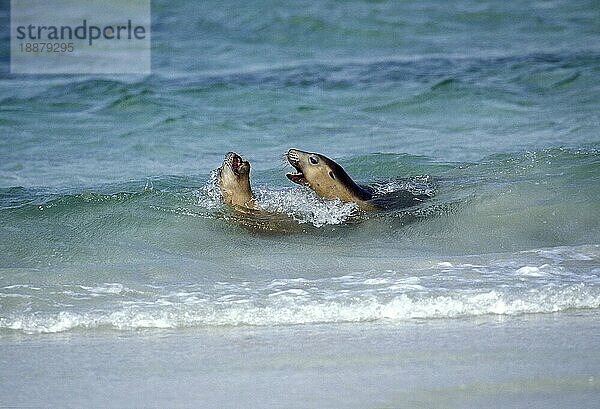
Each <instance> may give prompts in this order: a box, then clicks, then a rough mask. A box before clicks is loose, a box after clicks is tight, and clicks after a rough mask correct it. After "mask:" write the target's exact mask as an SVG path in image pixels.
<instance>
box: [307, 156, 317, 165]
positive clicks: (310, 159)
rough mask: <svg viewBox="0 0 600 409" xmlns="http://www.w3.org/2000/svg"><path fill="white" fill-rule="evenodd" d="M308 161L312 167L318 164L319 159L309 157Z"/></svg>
mask: <svg viewBox="0 0 600 409" xmlns="http://www.w3.org/2000/svg"><path fill="white" fill-rule="evenodd" d="M308 160H309V161H310V163H312V164H313V165H316V164H317V163H319V158H317V157H316V156H309V157H308Z"/></svg>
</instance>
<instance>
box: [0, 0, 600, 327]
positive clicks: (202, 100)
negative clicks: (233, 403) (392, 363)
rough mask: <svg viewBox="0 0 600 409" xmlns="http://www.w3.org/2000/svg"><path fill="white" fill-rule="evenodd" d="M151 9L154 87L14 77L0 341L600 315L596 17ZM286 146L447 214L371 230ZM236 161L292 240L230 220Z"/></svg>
mask: <svg viewBox="0 0 600 409" xmlns="http://www.w3.org/2000/svg"><path fill="white" fill-rule="evenodd" d="M152 12H153V29H152V47H153V48H152V61H153V73H152V75H149V76H139V77H136V76H102V77H96V76H31V75H27V76H17V75H9V74H2V76H1V77H0V84H1V86H0V218H1V220H2V223H1V225H0V334H7V333H10V334H14V333H18V334H37V333H46V332H69V331H83V332H85V331H90V330H97V329H108V330H116V331H131V330H132V329H139V328H147V327H149V328H163V327H168V328H184V327H185V328H187V327H193V328H205V327H215V326H217V327H230V326H256V325H258V326H266V327H277V326H285V325H291V324H306V323H308V324H312V323H320V324H323V323H324V324H331V325H335V324H337V323H340V322H353V323H361V322H389V321H392V322H396V321H399V322H402V321H406V320H411V319H414V318H425V319H428V318H441V319H452V318H456V317H473V316H480V315H490V314H491V315H501V316H504V315H506V316H514V315H521V314H536V313H551V312H561V311H567V310H569V311H570V310H597V309H599V308H600V279H599V275H600V151H599V150H598V149H599V147H600V134H599V132H598V129H599V125H600V114H599V112H600V110H599V109H598V107H599V106H600V85H599V84H600V41H598V40H599V39H600V35H599V34H600V26H599V25H598V23H597V22H598V21H600V6H599V5H598V2H595V1H589V2H585V1H583V2H569V1H562V2H561V1H553V2H544V1H540V2H534V3H531V4H526V5H524V4H504V3H500V2H470V1H460V2H453V3H452V4H444V5H443V6H442V5H441V4H439V3H437V2H427V1H426V2H414V3H413V2H406V3H405V2H387V1H373V2H358V1H353V2H343V3H341V2H317V3H313V2H274V3H271V2H253V3H252V4H251V5H250V4H246V3H244V2H226V3H223V2H219V3H218V4H217V3H215V4H210V3H208V2H199V3H198V4H197V3H194V2H182V1H174V2H166V1H165V2H153V4H152ZM292 147H296V148H300V149H305V150H310V151H317V152H321V153H323V154H325V155H327V156H329V157H331V158H334V159H335V160H337V161H339V163H340V164H342V165H343V166H344V167H345V169H346V170H347V171H348V172H349V174H350V175H352V177H354V178H355V179H356V180H357V181H359V182H362V183H366V184H369V183H371V184H373V183H376V184H377V186H378V188H379V189H382V191H387V190H394V189H398V188H406V187H414V186H427V188H428V189H431V190H432V192H434V193H435V194H434V197H433V198H432V199H431V200H429V201H428V202H426V203H425V204H424V205H422V206H420V207H418V208H413V209H404V210H398V209H396V210H393V211H384V212H379V213H373V214H366V215H357V214H356V212H355V209H353V207H352V206H351V205H347V204H346V205H344V204H341V203H339V202H335V201H333V202H331V201H324V200H321V199H319V198H317V197H315V196H314V195H313V194H312V193H311V192H309V191H307V190H305V189H302V188H300V187H297V186H293V185H291V183H290V182H289V181H288V180H287V178H286V177H285V172H286V171H289V168H286V166H285V165H284V163H283V160H282V155H283V154H284V153H285V152H286V151H287V149H289V148H292ZM230 150H234V151H236V152H238V153H240V154H242V155H244V157H245V158H247V159H248V160H250V162H251V164H252V169H253V170H252V174H251V179H252V183H253V186H254V190H255V193H256V195H257V199H258V203H259V205H260V206H261V207H263V208H265V209H267V210H270V211H273V212H276V213H279V214H281V215H283V216H282V217H281V218H278V219H277V221H276V224H278V227H277V228H276V229H275V231H270V232H269V231H265V230H261V229H252V228H247V227H244V226H242V225H240V223H239V220H237V219H236V217H237V216H236V215H234V214H232V213H231V212H230V211H229V210H227V209H225V208H224V207H223V206H222V205H221V204H220V202H219V200H218V192H217V190H216V188H215V185H214V175H213V173H212V171H213V170H214V169H216V168H217V167H218V166H219V165H220V163H221V161H222V159H223V155H224V154H225V153H226V152H227V151H230Z"/></svg>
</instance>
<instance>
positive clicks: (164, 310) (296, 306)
mask: <svg viewBox="0 0 600 409" xmlns="http://www.w3.org/2000/svg"><path fill="white" fill-rule="evenodd" d="M405 289H406V288H405ZM422 289H423V287H421V286H415V287H413V290H414V291H412V292H411V291H405V292H398V293H397V294H396V295H394V296H389V295H385V296H376V295H374V294H371V295H369V293H363V294H362V295H357V294H352V293H349V292H347V291H341V292H339V293H338V294H337V296H335V297H324V296H319V295H318V293H316V294H315V293H311V292H310V291H307V290H304V289H299V288H291V289H287V290H282V291H279V292H276V293H271V294H268V296H267V297H266V298H260V299H258V298H257V299H239V298H238V299H235V298H236V297H221V298H220V299H219V300H218V301H216V302H212V303H208V302H196V301H191V300H189V299H187V300H184V301H179V302H176V301H172V302H169V303H164V302H160V301H164V300H157V301H156V302H154V303H152V304H142V303H134V304H133V305H131V304H130V305H123V306H122V307H120V308H119V309H117V310H115V311H110V312H105V311H100V310H91V311H88V312H73V311H71V312H70V311H61V312H58V313H55V314H21V315H20V316H18V317H12V318H11V317H3V318H0V328H4V329H11V330H17V331H21V332H24V333H54V332H63V331H68V330H72V329H76V328H84V329H85V328H112V329H116V330H132V329H139V328H181V327H197V326H240V325H250V326H278V325H297V324H312V323H341V322H365V321H379V320H387V321H390V320H391V321H402V320H408V319H414V318H419V319H431V318H458V317H474V316H481V315H489V314H492V315H519V314H530V313H554V312H560V311H565V310H571V309H597V308H600V289H598V288H597V287H594V286H586V285H584V284H573V285H564V286H561V287H560V288H557V286H551V285H548V286H544V287H541V288H537V289H532V290H527V291H521V292H517V293H514V292H510V291H508V290H502V289H495V290H491V291H480V292H475V291H472V290H471V291H464V292H458V293H456V292H455V293H448V294H447V295H440V294H429V293H427V292H423V291H421V290H422Z"/></svg>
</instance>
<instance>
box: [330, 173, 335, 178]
mask: <svg viewBox="0 0 600 409" xmlns="http://www.w3.org/2000/svg"><path fill="white" fill-rule="evenodd" d="M329 176H330V177H331V179H335V175H334V174H333V172H332V171H329Z"/></svg>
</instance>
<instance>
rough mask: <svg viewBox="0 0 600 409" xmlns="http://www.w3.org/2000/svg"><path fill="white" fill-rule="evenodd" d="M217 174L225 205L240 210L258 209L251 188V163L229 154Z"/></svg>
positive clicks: (231, 153)
mask: <svg viewBox="0 0 600 409" xmlns="http://www.w3.org/2000/svg"><path fill="white" fill-rule="evenodd" d="M217 172H218V173H217V179H218V184H219V189H220V190H221V196H222V197H223V202H224V203H225V204H227V205H230V206H233V207H235V208H238V209H251V210H255V209H256V208H257V207H256V201H255V199H254V195H253V194H252V188H251V187H250V162H248V161H245V160H243V159H242V157H241V156H240V155H238V154H237V153H235V152H228V153H227V154H226V155H225V159H224V160H223V164H222V165H221V167H220V168H219V169H217Z"/></svg>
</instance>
